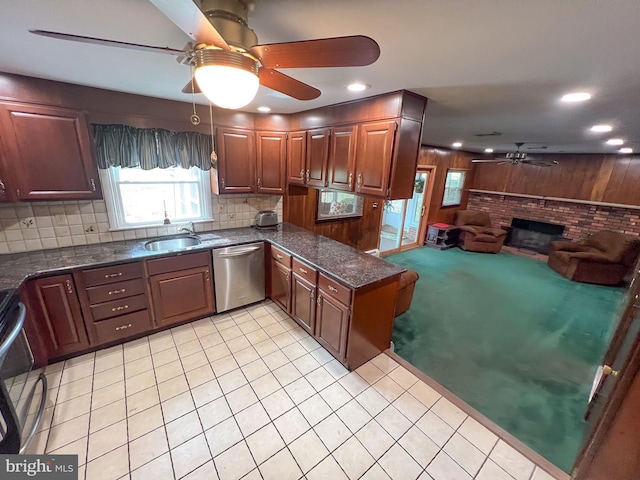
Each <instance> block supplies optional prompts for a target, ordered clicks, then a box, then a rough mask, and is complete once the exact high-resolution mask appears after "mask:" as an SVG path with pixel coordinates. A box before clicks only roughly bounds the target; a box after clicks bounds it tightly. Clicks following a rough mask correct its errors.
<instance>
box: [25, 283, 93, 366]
mask: <svg viewBox="0 0 640 480" xmlns="http://www.w3.org/2000/svg"><path fill="white" fill-rule="evenodd" d="M33 290H34V296H35V299H36V302H35V303H36V304H37V306H38V311H37V312H35V314H34V317H35V323H36V324H37V325H38V327H37V328H38V330H39V334H40V335H41V336H42V337H44V343H45V346H46V349H47V352H48V356H49V358H56V357H60V356H62V355H67V354H70V353H74V352H78V351H80V350H84V349H85V348H87V347H89V340H88V337H87V331H86V329H85V325H84V320H83V319H82V311H81V309H80V301H79V300H78V295H77V294H76V291H75V285H74V283H73V277H72V276H71V275H57V276H55V277H48V278H39V279H37V280H34V281H33Z"/></svg>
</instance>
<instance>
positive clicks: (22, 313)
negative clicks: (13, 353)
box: [0, 302, 27, 361]
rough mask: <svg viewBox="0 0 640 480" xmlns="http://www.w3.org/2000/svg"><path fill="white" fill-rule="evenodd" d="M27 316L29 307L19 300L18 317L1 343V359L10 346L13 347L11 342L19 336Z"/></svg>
mask: <svg viewBox="0 0 640 480" xmlns="http://www.w3.org/2000/svg"><path fill="white" fill-rule="evenodd" d="M26 316H27V309H26V308H25V306H24V304H23V303H22V302H18V317H17V318H16V321H15V323H14V324H13V327H11V331H10V332H9V333H8V334H7V335H6V336H5V338H4V339H3V340H2V343H0V361H2V359H3V358H4V357H5V355H6V354H7V352H8V351H9V347H11V344H12V343H13V341H14V340H15V339H16V338H17V336H18V334H19V333H20V330H22V327H23V325H24V319H25V317H26Z"/></svg>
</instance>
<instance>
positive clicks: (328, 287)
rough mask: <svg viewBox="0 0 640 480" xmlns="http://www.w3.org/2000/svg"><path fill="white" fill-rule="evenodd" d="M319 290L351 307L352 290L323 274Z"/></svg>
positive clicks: (321, 274) (319, 281)
mask: <svg viewBox="0 0 640 480" xmlns="http://www.w3.org/2000/svg"><path fill="white" fill-rule="evenodd" d="M318 288H320V289H321V290H324V291H325V292H327V293H328V294H329V295H331V296H332V297H334V298H336V299H338V300H340V301H341V302H342V303H344V304H345V305H351V289H350V288H348V287H345V286H344V285H342V284H341V283H338V282H336V281H335V280H333V279H331V278H329V277H327V276H326V275H325V274H323V273H320V276H319V279H318Z"/></svg>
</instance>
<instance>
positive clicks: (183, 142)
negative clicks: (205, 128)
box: [91, 125, 211, 170]
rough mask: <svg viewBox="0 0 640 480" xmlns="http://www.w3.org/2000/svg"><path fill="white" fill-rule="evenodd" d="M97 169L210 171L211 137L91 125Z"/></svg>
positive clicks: (158, 129) (117, 126)
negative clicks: (138, 168)
mask: <svg viewBox="0 0 640 480" xmlns="http://www.w3.org/2000/svg"><path fill="white" fill-rule="evenodd" d="M91 127H92V129H93V138H94V143H95V148H96V157H97V163H98V168H101V169H107V168H109V167H140V168H142V169H144V170H151V169H152V168H168V167H182V168H191V167H198V168H200V169H201V170H209V169H210V168H211V137H210V136H208V135H204V134H202V133H197V132H172V131H170V130H164V129H162V128H136V127H131V126H129V125H92V126H91Z"/></svg>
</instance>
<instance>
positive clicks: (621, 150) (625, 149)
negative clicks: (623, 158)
mask: <svg viewBox="0 0 640 480" xmlns="http://www.w3.org/2000/svg"><path fill="white" fill-rule="evenodd" d="M618 151H619V152H620V153H633V148H629V147H622V148H621V149H620V150H618Z"/></svg>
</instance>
